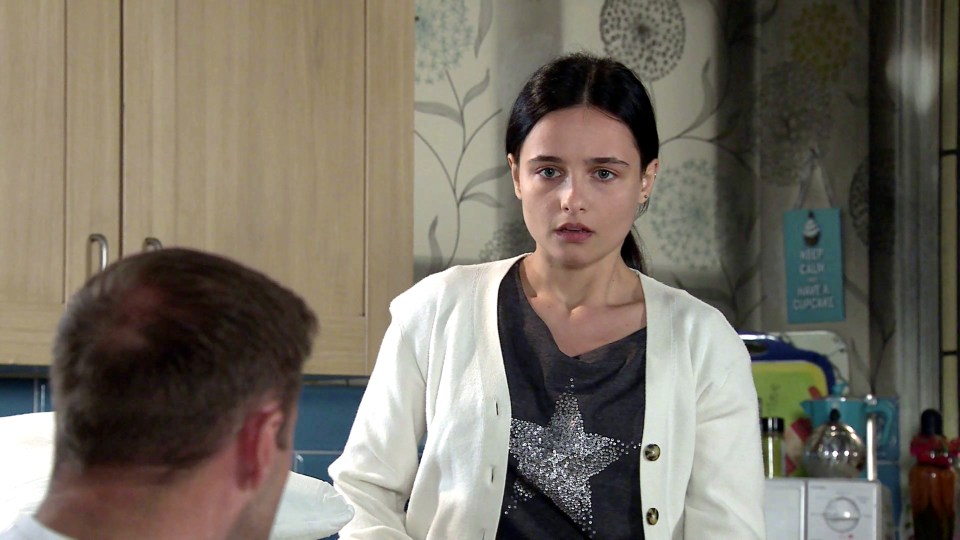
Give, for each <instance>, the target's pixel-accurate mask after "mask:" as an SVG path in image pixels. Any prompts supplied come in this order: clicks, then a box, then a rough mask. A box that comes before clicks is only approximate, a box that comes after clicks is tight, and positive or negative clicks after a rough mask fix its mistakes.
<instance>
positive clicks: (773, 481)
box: [763, 478, 806, 540]
mask: <svg viewBox="0 0 960 540" xmlns="http://www.w3.org/2000/svg"><path fill="white" fill-rule="evenodd" d="M765 482H766V485H765V486H764V487H765V489H766V495H765V497H764V499H763V517H764V521H765V522H766V526H767V538H768V539H770V540H804V534H805V530H804V522H805V521H806V519H805V515H806V482H805V481H804V480H803V479H799V478H768V479H767V480H765Z"/></svg>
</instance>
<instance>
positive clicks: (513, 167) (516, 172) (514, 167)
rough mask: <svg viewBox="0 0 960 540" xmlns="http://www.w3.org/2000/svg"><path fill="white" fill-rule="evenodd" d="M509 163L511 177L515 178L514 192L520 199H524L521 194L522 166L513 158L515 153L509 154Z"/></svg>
mask: <svg viewBox="0 0 960 540" xmlns="http://www.w3.org/2000/svg"><path fill="white" fill-rule="evenodd" d="M507 165H510V177H511V178H513V193H514V194H515V195H516V196H517V198H518V199H523V197H521V196H520V166H519V164H517V160H515V159H514V158H513V154H507Z"/></svg>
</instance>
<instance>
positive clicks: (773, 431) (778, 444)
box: [760, 416, 785, 478]
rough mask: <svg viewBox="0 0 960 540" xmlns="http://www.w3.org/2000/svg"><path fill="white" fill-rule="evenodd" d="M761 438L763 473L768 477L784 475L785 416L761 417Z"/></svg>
mask: <svg viewBox="0 0 960 540" xmlns="http://www.w3.org/2000/svg"><path fill="white" fill-rule="evenodd" d="M760 440H761V443H762V447H763V475H764V476H766V477H767V478H780V477H782V476H783V470H784V464H785V461H784V455H783V418H780V417H779V416H765V417H763V418H761V419H760Z"/></svg>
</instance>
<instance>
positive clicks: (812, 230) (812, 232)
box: [803, 212, 820, 246]
mask: <svg viewBox="0 0 960 540" xmlns="http://www.w3.org/2000/svg"><path fill="white" fill-rule="evenodd" d="M819 241H820V225H819V224H817V220H816V219H815V218H814V217H813V212H810V213H809V214H807V221H806V222H805V223H804V224H803V243H804V244H806V245H808V246H815V245H817V242H819Z"/></svg>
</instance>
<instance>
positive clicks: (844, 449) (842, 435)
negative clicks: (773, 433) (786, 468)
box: [803, 409, 867, 478]
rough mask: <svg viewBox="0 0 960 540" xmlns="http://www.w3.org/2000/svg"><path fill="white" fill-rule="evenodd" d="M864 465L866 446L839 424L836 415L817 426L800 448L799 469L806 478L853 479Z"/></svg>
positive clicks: (831, 412)
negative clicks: (800, 461)
mask: <svg viewBox="0 0 960 540" xmlns="http://www.w3.org/2000/svg"><path fill="white" fill-rule="evenodd" d="M866 462H867V452H866V446H865V445H864V444H863V440H862V439H861V438H860V436H859V435H857V432H856V431H854V429H853V428H852V427H850V426H848V425H847V424H845V423H843V422H842V421H841V420H840V411H838V410H837V409H833V410H831V411H830V419H829V420H828V421H827V422H824V423H823V424H821V425H820V426H818V427H817V428H816V429H815V430H813V433H812V434H811V435H810V437H809V438H807V442H806V443H804V445H803V466H804V468H805V469H806V470H807V473H808V474H809V475H810V476H815V477H820V478H856V477H858V476H860V473H861V472H862V471H863V468H864V466H865V465H866Z"/></svg>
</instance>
